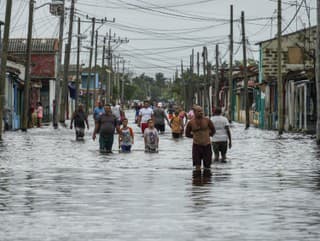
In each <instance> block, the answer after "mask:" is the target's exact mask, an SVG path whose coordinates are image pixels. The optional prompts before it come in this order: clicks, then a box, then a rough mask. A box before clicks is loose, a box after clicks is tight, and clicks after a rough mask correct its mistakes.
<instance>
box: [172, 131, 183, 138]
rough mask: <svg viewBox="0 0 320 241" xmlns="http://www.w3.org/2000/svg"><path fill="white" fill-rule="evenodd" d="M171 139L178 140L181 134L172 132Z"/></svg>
mask: <svg viewBox="0 0 320 241" xmlns="http://www.w3.org/2000/svg"><path fill="white" fill-rule="evenodd" d="M172 137H173V138H176V139H177V138H180V137H181V133H174V132H172Z"/></svg>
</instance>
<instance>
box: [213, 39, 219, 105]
mask: <svg viewBox="0 0 320 241" xmlns="http://www.w3.org/2000/svg"><path fill="white" fill-rule="evenodd" d="M217 107H219V45H218V44H217V45H216V79H215V82H214V108H215V109H216V108H217Z"/></svg>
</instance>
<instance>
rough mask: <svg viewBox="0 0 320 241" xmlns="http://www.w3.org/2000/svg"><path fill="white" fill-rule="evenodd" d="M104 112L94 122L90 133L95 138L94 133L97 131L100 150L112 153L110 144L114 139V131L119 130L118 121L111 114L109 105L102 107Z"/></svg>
mask: <svg viewBox="0 0 320 241" xmlns="http://www.w3.org/2000/svg"><path fill="white" fill-rule="evenodd" d="M104 110H105V113H103V114H102V115H100V116H99V117H98V119H97V120H96V122H95V128H94V131H93V134H92V139H93V140H95V139H96V134H97V133H99V135H100V136H99V144H100V151H101V152H106V153H112V145H113V139H114V131H115V129H116V130H117V132H118V133H119V132H120V127H119V122H118V120H117V118H116V117H115V116H114V115H113V114H112V111H111V106H110V105H106V106H105V107H104Z"/></svg>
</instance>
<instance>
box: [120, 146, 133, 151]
mask: <svg viewBox="0 0 320 241" xmlns="http://www.w3.org/2000/svg"><path fill="white" fill-rule="evenodd" d="M121 151H122V152H131V145H129V146H128V145H121Z"/></svg>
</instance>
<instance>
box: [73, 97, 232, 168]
mask: <svg viewBox="0 0 320 241" xmlns="http://www.w3.org/2000/svg"><path fill="white" fill-rule="evenodd" d="M93 118H94V121H95V128H94V131H93V134H92V139H93V140H95V139H96V135H97V134H99V147H100V148H99V149H100V151H101V152H106V153H112V146H113V142H114V135H115V133H117V134H118V143H119V150H121V151H122V152H130V151H131V147H132V145H133V144H134V133H133V130H132V128H131V127H129V126H128V119H127V118H126V117H125V114H124V111H123V110H122V109H121V107H120V105H115V103H113V105H110V104H107V105H104V106H103V105H102V103H101V102H98V105H97V107H96V108H95V109H94V111H93ZM136 123H137V125H138V126H139V127H140V128H141V133H142V135H143V138H144V148H145V152H158V148H159V134H162V133H164V132H165V127H166V123H167V124H168V126H169V127H170V128H171V132H172V137H173V138H181V137H182V136H183V134H185V136H186V137H188V138H192V139H193V144H192V160H193V166H194V167H195V168H196V170H199V169H201V166H203V167H204V168H210V166H211V164H212V152H213V153H214V161H215V162H217V161H221V162H226V153H227V149H228V147H229V148H231V146H232V142H231V133H230V127H229V121H228V119H227V118H226V117H224V116H223V115H222V111H221V109H220V108H216V109H215V114H214V116H212V117H211V118H208V117H206V116H204V113H203V110H202V108H201V106H198V105H194V106H193V107H192V108H191V110H190V111H189V112H188V113H186V112H185V111H183V110H182V108H180V107H176V108H175V110H174V113H173V114H172V115H170V116H169V117H168V116H167V114H166V112H165V110H164V109H163V106H162V104H161V103H158V104H157V105H156V107H154V108H151V107H150V104H149V102H148V101H144V105H143V107H142V108H140V110H139V112H138V116H137V118H136ZM73 125H74V127H75V132H76V139H77V140H80V139H83V137H84V130H85V125H86V126H87V128H88V129H89V124H88V117H87V115H86V114H85V113H84V111H83V106H82V105H79V107H78V109H77V110H76V111H75V112H74V113H73V115H72V118H71V123H70V128H71V129H72V127H73ZM220 155H221V159H219V157H220Z"/></svg>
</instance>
